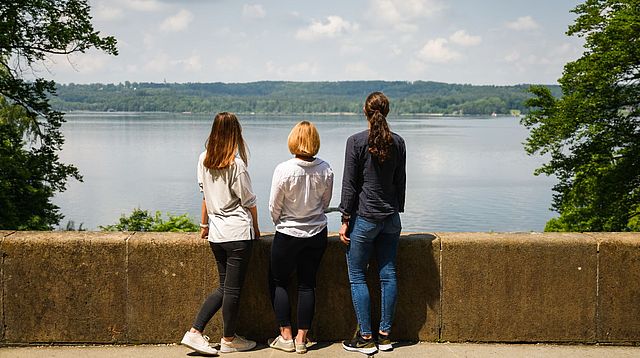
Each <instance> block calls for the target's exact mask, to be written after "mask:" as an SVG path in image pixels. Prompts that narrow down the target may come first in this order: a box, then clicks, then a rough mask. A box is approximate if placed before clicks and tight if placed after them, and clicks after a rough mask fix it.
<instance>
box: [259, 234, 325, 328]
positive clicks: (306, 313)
mask: <svg viewBox="0 0 640 358" xmlns="http://www.w3.org/2000/svg"><path fill="white" fill-rule="evenodd" d="M326 248H327V229H326V228H325V229H324V230H322V231H321V232H320V233H318V234H316V235H314V236H312V237H309V238H297V237H293V236H289V235H285V234H283V233H280V232H277V231H276V234H275V236H274V238H273V245H272V246H271V262H270V267H269V288H270V290H271V303H272V304H273V310H274V311H275V313H276V320H277V321H278V325H280V327H287V326H291V306H290V305H289V293H288V292H287V286H288V284H289V279H290V278H291V276H292V274H293V271H294V270H295V271H297V275H298V314H297V317H298V329H309V328H310V327H311V321H312V320H313V314H314V311H315V305H316V273H317V272H318V267H319V266H320V260H321V259H322V255H323V254H324V251H325V249H326Z"/></svg>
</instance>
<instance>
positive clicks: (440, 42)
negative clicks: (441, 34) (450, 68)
mask: <svg viewBox="0 0 640 358" xmlns="http://www.w3.org/2000/svg"><path fill="white" fill-rule="evenodd" d="M447 43H448V41H447V39H444V38H437V39H435V40H429V41H427V43H426V44H425V45H424V46H423V47H422V49H421V50H420V51H419V52H418V58H420V59H421V60H424V61H427V62H435V63H445V62H449V61H455V60H457V59H459V58H460V56H461V55H460V53H458V52H456V51H454V50H451V49H449V48H447V47H446V45H447Z"/></svg>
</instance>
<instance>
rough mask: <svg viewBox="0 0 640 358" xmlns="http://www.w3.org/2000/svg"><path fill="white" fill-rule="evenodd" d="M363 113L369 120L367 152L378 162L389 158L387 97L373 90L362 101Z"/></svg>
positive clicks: (390, 140) (390, 145)
mask: <svg viewBox="0 0 640 358" xmlns="http://www.w3.org/2000/svg"><path fill="white" fill-rule="evenodd" d="M364 114H365V116H366V117H367V120H368V121H369V124H370V126H369V153H371V155H373V156H374V157H375V158H376V159H378V161H379V162H380V163H383V162H384V161H385V160H387V158H389V155H390V152H391V147H392V145H393V138H392V137H391V130H390V129H389V125H388V124H387V114H389V99H388V98H387V96H385V95H384V94H383V93H382V92H373V93H371V94H370V95H369V96H367V100H366V101H365V102H364Z"/></svg>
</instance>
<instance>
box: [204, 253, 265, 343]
mask: <svg viewBox="0 0 640 358" xmlns="http://www.w3.org/2000/svg"><path fill="white" fill-rule="evenodd" d="M209 245H210V246H211V250H212V251H213V256H215V258H216V265H217V266H218V274H219V275H220V286H218V288H216V290H215V291H213V293H212V294H210V295H209V297H207V299H206V300H205V301H204V303H203V304H202V307H201V308H200V312H198V316H196V320H195V322H194V323H193V328H195V329H197V330H198V331H200V332H202V331H204V326H206V325H207V323H209V321H210V320H211V317H213V315H214V314H215V313H216V312H218V310H219V309H220V308H221V307H222V321H223V324H224V326H223V327H224V328H223V330H224V336H225V337H233V335H234V334H235V333H236V324H237V321H238V319H237V318H238V303H239V302H240V290H241V289H242V284H243V283H244V277H245V275H246V273H247V267H248V266H249V258H250V257H251V247H252V246H253V241H251V240H243V241H231V242H223V243H212V242H209Z"/></svg>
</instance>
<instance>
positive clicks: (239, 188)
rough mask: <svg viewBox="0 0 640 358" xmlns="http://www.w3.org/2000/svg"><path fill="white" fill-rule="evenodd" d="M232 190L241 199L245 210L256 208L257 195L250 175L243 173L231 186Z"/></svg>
mask: <svg viewBox="0 0 640 358" xmlns="http://www.w3.org/2000/svg"><path fill="white" fill-rule="evenodd" d="M231 190H233V192H234V193H235V194H236V196H237V197H238V198H240V205H241V206H243V207H245V208H252V207H254V206H256V195H255V194H254V193H253V189H252V188H251V178H250V177H249V173H248V172H246V171H242V172H240V173H239V174H238V176H237V177H236V179H235V180H234V181H233V184H231Z"/></svg>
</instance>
